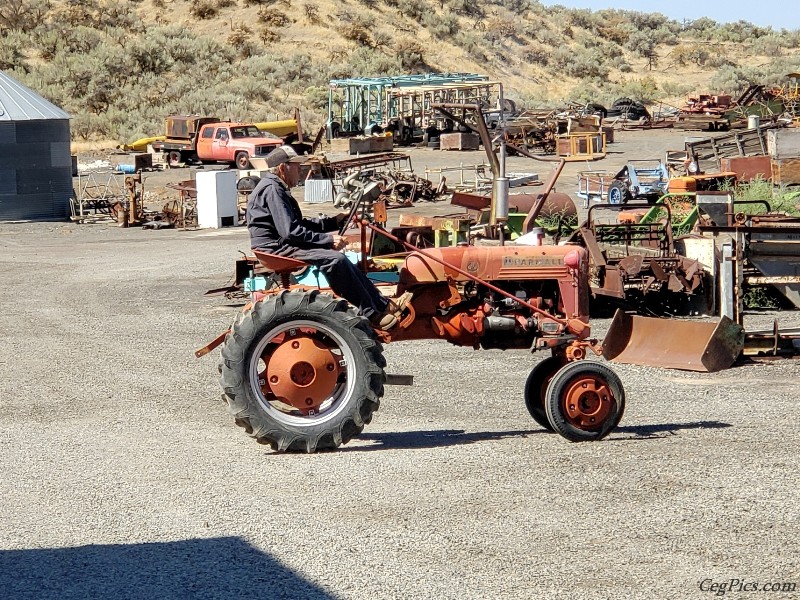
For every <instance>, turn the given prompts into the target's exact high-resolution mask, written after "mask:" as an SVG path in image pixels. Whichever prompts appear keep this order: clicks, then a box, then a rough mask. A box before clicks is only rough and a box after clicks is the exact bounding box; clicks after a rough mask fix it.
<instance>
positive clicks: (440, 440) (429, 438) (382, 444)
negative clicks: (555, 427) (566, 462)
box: [339, 429, 547, 452]
mask: <svg viewBox="0 0 800 600" xmlns="http://www.w3.org/2000/svg"><path fill="white" fill-rule="evenodd" d="M533 433H547V432H546V431H545V430H544V429H525V430H521V431H480V432H475V433H466V432H465V431H464V430H463V429H433V430H431V431H401V432H397V433H362V434H361V435H359V436H358V439H359V440H364V441H369V442H377V443H375V444H371V445H369V446H350V447H345V448H340V449H339V450H340V451H341V452H367V451H371V450H394V449H398V450H407V449H411V448H439V447H441V446H460V445H461V444H473V443H475V442H486V441H491V440H502V439H503V438H508V437H527V436H529V435H531V434H533Z"/></svg>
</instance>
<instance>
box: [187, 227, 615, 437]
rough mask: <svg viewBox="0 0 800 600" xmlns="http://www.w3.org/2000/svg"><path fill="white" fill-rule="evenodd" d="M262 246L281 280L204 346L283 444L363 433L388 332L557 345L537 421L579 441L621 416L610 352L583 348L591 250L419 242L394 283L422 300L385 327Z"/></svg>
mask: <svg viewBox="0 0 800 600" xmlns="http://www.w3.org/2000/svg"><path fill="white" fill-rule="evenodd" d="M362 226H364V227H374V226H372V225H366V224H363V225H362ZM381 235H387V233H386V232H385V231H383V230H381ZM396 241H397V242H400V240H396ZM400 243H402V242H400ZM256 256H257V258H258V260H259V261H260V263H261V265H263V267H264V268H265V269H267V270H269V271H271V272H273V273H275V274H276V275H277V276H278V277H279V278H280V282H281V285H280V286H276V287H275V288H274V289H272V290H270V291H268V292H265V293H259V294H257V298H256V299H255V300H254V302H253V303H251V304H249V305H247V306H246V307H245V309H244V310H243V311H242V313H241V314H240V315H239V316H238V317H237V318H236V321H235V322H234V324H233V326H232V327H231V329H230V330H229V331H227V332H225V333H224V334H222V335H221V336H219V337H218V338H217V339H216V340H214V341H213V342H211V343H210V344H209V345H207V346H205V347H204V348H202V349H200V350H198V351H197V355H198V356H202V355H204V354H207V353H208V352H210V351H211V350H212V349H214V348H215V347H217V346H219V345H222V360H221V362H220V373H221V384H222V387H223V392H224V393H223V399H224V401H225V402H226V404H227V406H228V410H229V411H230V412H231V413H232V414H233V416H234V419H235V421H236V423H237V424H238V425H240V426H242V427H244V429H245V430H246V431H247V433H249V434H250V435H251V436H253V437H254V438H256V440H258V441H259V442H261V443H265V444H269V445H270V446H272V448H273V449H275V450H278V451H287V450H300V451H306V452H314V451H316V450H319V449H324V448H335V447H337V446H339V445H340V444H342V443H346V442H348V441H349V440H350V439H352V438H353V437H354V436H356V435H358V434H359V433H360V432H361V431H362V429H363V427H364V425H365V424H367V423H369V421H370V419H371V417H372V414H373V412H374V411H375V410H377V409H378V405H379V401H380V398H381V396H383V391H384V384H385V383H386V374H385V372H384V367H385V365H386V362H385V360H384V358H383V350H382V343H394V342H399V341H404V340H419V339H442V340H446V341H448V342H451V343H453V344H457V345H461V346H472V347H474V348H475V349H478V348H484V349H493V348H495V349H508V348H530V349H531V350H532V351H539V350H549V351H550V357H548V358H546V359H545V360H543V361H541V362H539V363H538V364H537V365H536V366H535V367H534V368H533V370H532V371H531V373H530V375H529V377H528V380H527V382H526V385H525V392H524V396H525V403H526V406H527V408H528V410H529V412H530V414H531V416H532V417H533V418H534V419H535V420H536V421H537V422H538V423H539V424H540V425H542V426H543V427H546V428H547V429H551V430H555V431H557V432H558V433H560V434H561V435H562V436H564V437H565V438H567V439H569V440H572V441H585V440H598V439H601V438H603V437H604V436H605V435H607V434H608V433H609V432H610V431H611V430H613V429H614V428H615V427H616V426H617V424H618V423H619V421H620V419H621V418H622V414H623V411H624V407H625V393H624V390H623V387H622V383H621V382H620V380H619V378H618V377H617V376H616V374H615V373H614V372H613V371H612V370H611V369H610V368H608V367H607V366H606V365H605V364H602V363H599V362H596V361H588V360H587V361H583V360H580V359H582V358H584V357H585V355H586V352H587V350H592V351H594V352H595V353H598V354H599V353H600V351H601V349H600V348H599V345H598V344H597V343H596V341H595V340H590V339H589V335H590V330H589V323H588V322H589V316H588V315H589V312H588V298H589V287H588V276H587V269H588V257H587V254H586V251H585V250H584V249H583V248H580V247H577V246H547V247H541V246H485V247H484V246H481V247H478V246H465V247H450V248H440V249H436V250H418V249H413V250H412V251H411V252H410V253H409V254H408V255H407V256H406V257H405V260H404V262H403V264H402V265H401V267H400V268H399V284H398V286H397V294H398V295H399V294H401V293H404V292H411V293H412V294H413V295H412V299H411V300H410V302H409V303H408V304H407V310H406V312H405V313H404V317H403V318H402V320H401V322H400V323H399V324H398V325H397V326H396V327H395V328H394V329H392V330H391V331H388V332H383V331H377V330H374V329H373V328H372V327H371V326H370V324H369V321H368V320H367V319H366V318H364V317H361V316H359V315H358V313H357V311H356V309H355V308H353V307H352V306H350V305H349V304H348V303H347V302H346V301H344V300H342V299H340V298H336V297H334V296H333V295H332V294H331V293H327V292H324V291H320V290H318V289H312V288H307V287H302V286H291V285H289V274H290V273H291V272H292V271H295V270H297V269H298V268H302V267H303V266H304V263H302V262H300V261H297V260H292V259H287V258H284V257H279V256H275V255H271V254H263V253H259V252H257V253H256Z"/></svg>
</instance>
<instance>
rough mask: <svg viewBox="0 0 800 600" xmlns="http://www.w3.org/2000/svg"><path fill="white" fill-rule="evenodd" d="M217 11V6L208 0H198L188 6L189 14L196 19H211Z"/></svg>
mask: <svg viewBox="0 0 800 600" xmlns="http://www.w3.org/2000/svg"><path fill="white" fill-rule="evenodd" d="M218 12H219V11H218V10H217V7H216V6H215V5H214V4H212V3H211V2H210V1H209V0H199V1H197V2H194V3H193V4H192V6H191V7H190V8H189V14H190V15H192V16H193V17H197V18H198V19H212V18H214V17H216V16H217V13H218Z"/></svg>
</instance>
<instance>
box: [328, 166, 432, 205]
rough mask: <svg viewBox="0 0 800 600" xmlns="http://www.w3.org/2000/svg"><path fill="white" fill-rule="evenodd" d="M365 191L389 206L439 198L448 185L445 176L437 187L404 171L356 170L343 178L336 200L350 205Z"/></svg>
mask: <svg viewBox="0 0 800 600" xmlns="http://www.w3.org/2000/svg"><path fill="white" fill-rule="evenodd" d="M364 193H367V194H368V197H369V199H370V200H371V201H377V200H382V201H384V202H385V203H386V205H387V208H399V207H403V206H412V205H413V204H414V203H415V202H419V201H429V202H430V201H434V200H438V199H439V198H441V197H442V196H443V195H444V194H446V193H447V186H446V185H445V180H444V179H442V181H441V182H440V183H439V185H437V186H435V187H434V184H433V182H431V181H430V180H428V179H425V178H423V177H420V176H419V175H415V174H414V173H408V172H405V171H394V170H390V171H385V172H380V173H379V172H374V171H357V172H355V173H353V174H352V175H349V176H348V177H346V178H345V179H344V180H343V181H342V185H341V188H340V191H339V192H338V193H337V194H336V198H335V200H334V202H333V204H334V206H336V207H337V208H350V207H351V206H353V204H354V203H357V202H358V201H359V200H360V199H361V198H362V197H363V195H364Z"/></svg>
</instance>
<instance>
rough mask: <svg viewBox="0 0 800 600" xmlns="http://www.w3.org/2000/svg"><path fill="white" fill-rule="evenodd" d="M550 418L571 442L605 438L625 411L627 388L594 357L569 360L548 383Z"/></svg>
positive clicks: (553, 424) (558, 430)
mask: <svg viewBox="0 0 800 600" xmlns="http://www.w3.org/2000/svg"><path fill="white" fill-rule="evenodd" d="M545 408H546V410H547V419H548V420H549V421H550V424H551V425H552V427H553V429H555V430H556V431H557V432H558V433H560V434H561V435H562V436H563V437H565V438H567V439H568V440H570V441H571V442H591V441H596V440H600V439H603V438H604V437H605V436H607V435H608V434H609V433H611V431H612V430H613V429H614V428H615V427H616V426H617V425H618V424H619V422H620V420H621V419H622V414H623V412H624V411H625V390H624V389H623V387H622V382H621V381H620V379H619V377H618V376H617V374H616V373H614V371H612V370H611V369H610V368H608V367H607V366H606V365H604V364H602V363H598V362H591V361H577V362H573V363H569V364H568V365H567V366H565V367H564V368H563V369H561V370H560V371H558V372H557V373H556V374H555V375H554V376H553V378H552V379H551V380H550V383H549V384H548V385H547V392H546V394H545Z"/></svg>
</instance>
